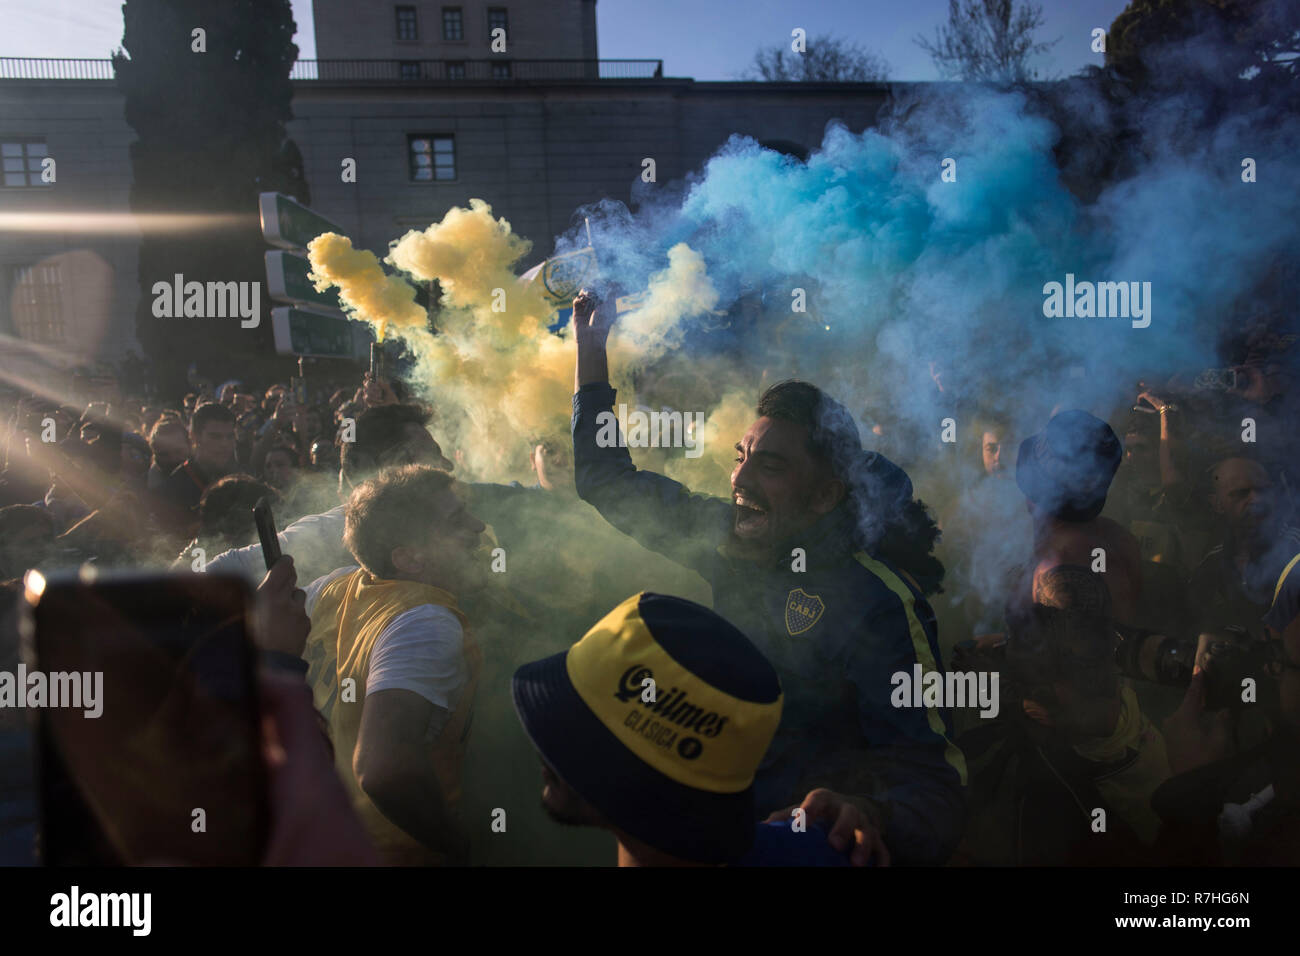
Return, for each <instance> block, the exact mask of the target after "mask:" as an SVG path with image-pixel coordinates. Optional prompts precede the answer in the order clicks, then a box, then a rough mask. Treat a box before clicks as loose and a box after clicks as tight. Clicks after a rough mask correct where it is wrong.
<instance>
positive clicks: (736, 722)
mask: <svg viewBox="0 0 1300 956" xmlns="http://www.w3.org/2000/svg"><path fill="white" fill-rule="evenodd" d="M513 695H514V702H515V709H516V711H517V712H518V714H519V718H520V720H521V722H522V723H523V725H524V730H525V731H526V732H527V734H528V736H529V737H530V738H531V740H532V742H533V744H534V746H535V747H536V748H537V749H538V751H539V752H540V754H541V756H542V758H543V759H544V760H545V761H546V763H547V764H548V765H550V767H551V768H552V769H553V770H554V771H555V772H556V773H557V774H559V776H560V777H561V778H562V779H563V781H564V782H565V783H566V784H567V785H568V786H569V787H571V788H572V789H573V790H574V791H576V792H577V793H578V795H579V796H581V797H582V798H583V799H584V800H586V801H587V802H588V803H590V804H591V805H592V806H593V807H594V808H595V809H596V810H597V811H599V812H600V814H601V815H602V816H603V817H604V818H605V819H606V820H607V821H608V822H609V823H610V824H612V825H613V826H615V827H617V828H618V829H619V830H622V831H623V832H625V833H627V834H629V835H631V836H632V837H634V838H636V839H637V840H640V841H642V842H643V843H645V844H647V845H648V846H651V847H654V848H655V849H657V850H659V851H661V852H663V853H667V854H670V855H672V856H676V857H679V858H681V859H684V860H691V861H695V862H700V863H726V862H729V861H731V860H734V859H737V858H739V857H741V856H743V855H744V854H745V853H746V851H748V849H749V847H750V845H751V844H752V843H753V840H754V826H755V822H756V821H757V812H756V808H755V806H754V789H753V784H754V775H755V773H756V772H757V770H758V767H759V763H760V762H761V761H762V759H763V755H764V753H766V751H767V748H768V746H769V745H770V744H771V742H772V738H773V736H774V735H775V734H776V730H777V726H778V725H779V724H780V722H781V707H782V693H781V683H780V680H779V679H778V678H777V675H776V671H775V670H774V669H773V668H772V665H771V664H770V663H769V662H768V660H767V658H765V657H764V656H763V654H762V653H761V652H760V651H759V650H758V648H756V647H755V646H754V645H753V644H752V643H751V642H750V640H749V639H748V638H747V637H745V636H744V635H743V634H742V633H741V632H740V631H739V630H737V629H736V627H735V626H733V625H732V624H730V623H729V622H728V621H726V620H725V619H724V618H722V617H720V616H719V615H717V614H715V613H714V612H713V611H711V610H709V609H708V608H706V607H703V606H701V605H699V604H696V603H694V602H693V601H687V600H685V599H683V598H678V597H670V596H666V595H661V594H653V593H650V592H642V593H640V594H636V595H633V596H632V597H630V598H628V599H627V600H625V601H623V602H622V603H621V604H619V605H618V606H617V607H616V608H614V609H613V610H612V611H610V612H609V613H608V614H606V615H605V616H604V617H603V618H601V619H600V620H599V621H598V622H597V623H596V624H595V626H593V627H592V628H591V629H590V630H589V631H588V632H587V633H586V635H585V636H584V637H583V638H582V639H581V640H580V641H578V642H577V643H576V644H574V645H573V646H572V647H570V648H569V650H568V651H565V652H563V653H560V654H555V655H552V656H551V657H547V658H544V659H542V660H540V661H534V662H533V663H531V664H525V665H524V666H523V667H521V668H519V670H517V671H516V672H515V675H514V681H513Z"/></svg>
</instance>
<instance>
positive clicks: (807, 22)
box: [0, 0, 1127, 80]
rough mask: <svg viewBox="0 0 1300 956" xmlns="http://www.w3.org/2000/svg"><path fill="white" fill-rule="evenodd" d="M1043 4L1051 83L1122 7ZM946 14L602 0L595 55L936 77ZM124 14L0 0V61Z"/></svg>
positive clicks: (1086, 59)
mask: <svg viewBox="0 0 1300 956" xmlns="http://www.w3.org/2000/svg"><path fill="white" fill-rule="evenodd" d="M367 2H371V0H367ZM516 2H519V0H516ZM1040 5H1041V6H1042V7H1043V12H1044V14H1045V17H1046V24H1045V26H1044V27H1043V29H1042V31H1041V36H1042V38H1043V39H1044V40H1053V39H1057V38H1060V42H1058V43H1057V44H1056V45H1055V47H1053V49H1052V50H1051V52H1050V53H1048V54H1046V55H1044V56H1042V57H1040V58H1039V59H1038V60H1037V61H1035V64H1034V65H1035V67H1036V68H1037V69H1038V70H1039V72H1040V75H1041V76H1043V77H1044V78H1048V77H1051V76H1068V75H1069V74H1071V73H1075V72H1077V71H1078V70H1080V69H1082V68H1083V67H1085V66H1088V65H1089V64H1094V63H1099V62H1100V60H1101V56H1100V55H1099V54H1095V53H1093V52H1092V51H1091V41H1092V29H1093V28H1094V27H1103V28H1109V27H1110V24H1111V22H1112V21H1113V20H1114V19H1115V17H1116V16H1117V15H1118V14H1119V13H1120V11H1122V10H1123V9H1124V7H1125V6H1127V0H1045V2H1042V3H1041V4H1040ZM376 6H377V7H380V6H381V5H380V4H376ZM947 10H948V0H811V2H809V0H804V2H793V0H599V2H598V3H597V5H596V29H597V33H598V43H599V47H600V56H601V57H603V58H606V59H622V58H629V59H657V60H663V61H664V74H665V75H667V76H689V77H694V78H695V79H697V80H731V79H736V78H738V77H739V75H740V74H741V73H742V72H743V71H744V70H745V69H746V67H747V66H749V64H750V63H751V61H752V60H753V56H754V52H755V51H756V50H758V49H760V48H761V47H765V46H772V45H775V44H778V43H779V44H782V45H785V46H788V45H789V43H790V32H791V31H792V30H793V29H795V28H796V27H799V28H802V29H804V30H806V31H807V35H808V36H809V37H812V36H817V35H819V34H823V33H829V34H831V35H833V36H836V37H840V38H843V39H845V40H848V41H850V42H853V43H856V44H858V45H859V46H862V47H863V48H865V49H868V50H871V51H873V52H875V53H878V54H880V55H881V56H883V57H884V58H885V59H886V60H887V61H888V62H889V64H890V66H891V67H892V70H891V72H890V76H891V78H892V79H896V80H933V79H938V74H937V73H936V72H935V70H934V67H933V66H932V65H931V63H930V60H929V57H927V56H926V54H925V53H924V52H923V51H922V50H921V49H920V48H919V47H917V46H916V44H915V43H914V42H913V40H914V38H915V37H916V36H917V34H924V35H926V36H927V37H929V36H933V34H934V29H935V27H937V26H939V25H940V24H941V23H943V22H944V21H945V19H946V17H947ZM121 11H122V2H121V0H39V2H35V3H33V2H31V0H0V22H4V24H5V31H4V35H3V37H0V56H19V57H21V56H31V57H90V58H101V59H102V58H106V57H108V55H109V54H110V53H111V52H112V51H113V50H114V49H115V48H116V47H117V46H118V45H119V43H120V42H121V39H122V12H121ZM293 11H294V19H295V20H296V21H297V23H298V34H297V36H296V37H295V41H296V42H297V44H298V47H299V50H300V53H299V56H300V57H301V58H302V59H314V58H315V55H316V38H315V35H314V32H313V30H312V25H311V0H293Z"/></svg>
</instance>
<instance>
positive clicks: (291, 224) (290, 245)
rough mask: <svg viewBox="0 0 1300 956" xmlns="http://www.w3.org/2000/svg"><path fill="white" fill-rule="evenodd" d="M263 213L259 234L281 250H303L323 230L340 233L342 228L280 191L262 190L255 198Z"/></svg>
mask: <svg viewBox="0 0 1300 956" xmlns="http://www.w3.org/2000/svg"><path fill="white" fill-rule="evenodd" d="M257 206H258V210H259V211H260V212H261V215H262V235H263V237H265V239H266V241H267V242H269V243H270V244H271V245H273V246H279V247H280V248H281V249H306V248H307V243H309V242H311V241H312V240H313V239H315V238H316V237H317V236H319V235H320V234H321V233H323V232H337V233H339V234H340V235H341V234H343V228H342V227H341V226H339V225H338V224H336V223H332V222H330V221H329V220H328V219H326V218H325V217H324V216H322V215H320V214H319V213H317V212H314V211H313V210H311V209H308V208H307V207H306V206H303V205H301V204H300V203H297V202H295V201H294V200H293V199H292V198H290V197H289V196H286V195H284V194H283V193H262V194H261V195H259V196H258V197H257Z"/></svg>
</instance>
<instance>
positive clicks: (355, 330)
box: [271, 306, 370, 359]
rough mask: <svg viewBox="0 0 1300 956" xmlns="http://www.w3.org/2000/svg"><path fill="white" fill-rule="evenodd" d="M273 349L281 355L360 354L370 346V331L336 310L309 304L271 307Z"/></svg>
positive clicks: (356, 356)
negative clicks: (311, 307) (304, 306)
mask: <svg viewBox="0 0 1300 956" xmlns="http://www.w3.org/2000/svg"><path fill="white" fill-rule="evenodd" d="M271 330H272V331H273V332H274V333H275V350H276V351H277V352H279V353H280V354H281V355H307V356H315V357H318V358H345V359H357V358H363V357H364V356H365V355H366V354H367V353H368V351H369V349H370V333H369V331H368V330H367V328H366V326H365V325H364V324H363V323H361V322H353V321H352V320H351V319H346V318H343V317H341V316H340V315H338V314H337V313H332V312H325V311H320V310H316V309H309V308H303V309H299V308H292V307H287V306H285V307H281V308H277V309H272V310H271Z"/></svg>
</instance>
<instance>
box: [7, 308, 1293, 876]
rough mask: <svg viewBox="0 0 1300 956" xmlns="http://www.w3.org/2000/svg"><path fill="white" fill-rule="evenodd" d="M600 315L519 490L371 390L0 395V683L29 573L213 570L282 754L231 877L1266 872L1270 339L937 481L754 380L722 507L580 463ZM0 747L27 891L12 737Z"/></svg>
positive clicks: (1281, 580)
mask: <svg viewBox="0 0 1300 956" xmlns="http://www.w3.org/2000/svg"><path fill="white" fill-rule="evenodd" d="M609 311H610V310H609V309H608V308H607V307H606V306H604V305H603V304H601V303H599V302H597V300H596V299H595V298H594V297H593V296H592V295H590V294H588V293H586V292H584V293H582V294H580V295H579V297H578V298H577V300H576V301H575V303H574V341H575V348H576V375H575V394H574V399H573V415H572V433H571V437H565V436H556V435H542V436H536V437H535V439H534V440H532V441H530V442H529V444H528V447H527V448H525V449H521V450H520V460H521V461H524V460H526V461H527V463H528V467H529V469H530V470H531V472H532V474H533V477H534V481H533V482H532V484H531V485H525V484H522V483H518V482H513V483H510V484H491V483H483V482H468V481H463V480H461V479H459V478H458V477H457V476H456V461H457V459H458V457H459V456H458V454H457V450H456V449H454V448H451V449H444V448H443V447H442V446H441V445H440V444H439V442H438V437H439V435H438V425H437V420H436V418H434V411H435V410H434V409H431V408H429V407H428V406H426V405H424V404H422V403H420V402H418V401H413V400H411V397H410V396H409V395H408V393H407V391H406V389H405V388H404V387H403V385H402V383H400V382H397V381H392V382H389V381H384V380H382V379H380V378H378V377H376V378H374V379H372V378H371V377H370V376H369V375H366V376H365V377H364V378H363V379H362V380H361V382H360V384H359V385H358V384H356V383H352V384H350V385H345V384H343V383H329V384H328V385H320V386H319V387H316V388H315V389H312V390H308V389H307V388H306V383H304V382H303V381H301V380H299V379H295V380H294V381H292V382H289V383H283V384H274V385H271V386H270V387H269V388H265V389H264V390H262V389H253V388H251V387H248V386H247V385H246V384H245V383H242V382H229V383H226V384H224V385H221V386H220V387H218V388H215V389H211V390H207V389H200V390H197V391H196V392H195V393H192V394H189V395H186V396H184V397H183V399H181V400H179V401H176V402H175V403H165V402H164V403H156V402H153V403H151V402H145V401H142V400H139V399H130V398H129V397H121V396H119V397H117V398H115V400H113V401H112V402H110V403H104V402H95V403H90V404H88V405H86V406H85V407H72V406H69V405H67V404H64V403H59V402H53V401H49V400H46V399H44V398H41V397H36V396H30V395H12V396H10V398H9V400H8V404H7V406H6V407H5V408H4V409H3V412H4V417H5V421H6V425H7V431H6V434H5V447H4V452H5V458H4V464H5V468H4V472H3V474H0V580H4V581H5V582H6V583H5V584H4V589H5V590H4V598H5V601H4V606H3V608H2V609H0V615H2V616H3V617H2V619H3V626H2V627H0V670H6V669H9V670H12V669H13V668H12V666H11V662H13V661H16V660H17V655H18V631H19V628H18V624H17V620H18V613H17V612H18V607H19V605H20V603H21V601H22V599H23V598H22V587H21V583H20V582H21V578H22V576H23V574H24V573H25V572H26V571H27V570H28V569H32V568H36V569H41V570H46V571H48V570H52V569H58V568H76V567H78V566H82V565H84V564H85V563H87V562H91V563H94V564H97V565H99V566H103V567H135V568H150V569H159V568H170V569H171V573H174V574H194V573H205V574H232V575H238V576H241V577H243V578H245V579H246V580H247V581H248V582H249V586H250V588H251V589H255V594H254V600H255V601H256V602H257V607H258V608H259V613H258V615H257V616H256V619H255V620H256V625H255V626H254V628H253V639H254V641H255V642H256V645H257V647H258V648H260V650H261V652H262V654H263V662H264V664H265V669H266V675H265V677H264V682H265V686H264V688H263V694H264V707H265V708H266V710H267V712H268V714H269V715H270V716H271V717H272V718H273V719H274V720H275V721H277V722H278V723H279V724H280V725H281V733H280V740H281V744H282V745H283V750H284V751H287V754H286V753H284V752H282V753H280V757H279V758H278V761H279V762H278V763H275V764H274V765H273V767H272V771H273V781H274V780H276V779H279V780H281V784H280V785H276V784H274V783H273V786H272V801H273V806H272V824H273V829H272V834H271V841H270V846H269V849H268V852H267V857H266V860H267V862H268V863H331V862H333V863H345V864H347V863H355V864H368V863H385V864H389V865H439V864H449V863H450V864H465V863H468V864H487V865H492V864H507V865H508V864H573V865H609V864H612V863H615V862H617V863H618V864H619V865H628V866H638V865H684V864H697V865H721V864H732V865H877V866H884V865H894V866H897V865H943V864H973V865H1024V864H1030V865H1085V864H1110V865H1132V866H1140V865H1161V864H1174V863H1176V864H1203V865H1217V864H1227V863H1289V864H1294V863H1296V862H1300V812H1298V811H1300V674H1298V673H1297V671H1298V670H1300V571H1297V570H1296V568H1297V565H1300V560H1298V559H1300V531H1297V530H1296V528H1295V527H1293V525H1292V523H1291V519H1292V509H1293V501H1292V488H1293V486H1294V484H1295V481H1296V475H1297V474H1298V473H1300V472H1297V470H1296V466H1297V464H1300V461H1298V460H1297V458H1296V451H1297V448H1296V437H1295V436H1296V433H1297V428H1296V426H1297V423H1300V417H1297V410H1296V402H1297V401H1300V393H1298V392H1297V391H1295V390H1294V385H1293V380H1292V377H1291V372H1290V370H1291V369H1292V368H1293V367H1294V365H1295V361H1296V353H1300V348H1298V347H1297V346H1296V344H1295V338H1294V337H1293V336H1292V337H1286V336H1281V335H1278V334H1276V332H1273V333H1270V334H1264V333H1261V334H1259V335H1256V336H1254V337H1253V338H1251V339H1249V340H1248V341H1246V344H1245V345H1244V346H1243V350H1242V351H1240V352H1239V353H1237V354H1229V355H1225V356H1224V359H1225V363H1227V364H1229V365H1230V367H1231V369H1232V376H1231V380H1230V381H1229V380H1228V379H1227V378H1226V377H1224V376H1219V377H1217V378H1215V380H1214V381H1213V382H1209V381H1208V380H1206V381H1192V382H1189V381H1184V380H1182V379H1180V378H1178V377H1177V376H1175V377H1174V378H1171V379H1169V380H1168V381H1166V382H1164V383H1163V384H1162V385H1160V386H1156V385H1145V384H1144V385H1141V386H1139V387H1138V388H1137V389H1135V391H1134V394H1135V396H1136V397H1135V398H1134V399H1132V401H1131V404H1130V407H1129V408H1128V409H1126V410H1125V411H1124V412H1123V413H1122V414H1120V415H1117V416H1111V417H1112V421H1111V423H1108V422H1107V421H1104V420H1102V419H1101V418H1099V417H1097V416H1095V415H1093V414H1091V413H1089V412H1085V411H1082V410H1077V409H1070V408H1057V409H1053V410H1052V412H1051V414H1050V415H1048V416H1047V417H1046V419H1045V420H1043V421H1040V422H1037V423H1035V424H1034V427H1032V428H1026V427H1025V423H1024V422H1018V421H1013V420H1010V419H998V418H997V417H980V418H979V420H978V421H977V422H974V423H972V424H970V425H968V426H964V427H963V434H964V436H965V438H966V443H965V444H962V445H959V448H958V453H959V455H960V456H961V457H960V459H959V460H956V461H952V460H949V461H948V462H947V464H946V466H945V467H944V468H935V467H932V466H931V465H929V464H927V461H926V460H925V454H924V452H923V451H921V450H918V448H917V447H916V446H915V445H914V444H911V445H909V446H907V447H906V448H904V447H902V446H897V447H896V445H895V444H891V437H892V436H891V433H890V431H889V425H888V423H885V425H884V427H883V428H882V427H879V425H877V427H876V428H874V429H872V428H871V427H870V426H871V424H872V423H871V422H867V421H863V418H864V416H857V417H855V415H854V414H853V413H852V412H851V411H850V410H849V409H848V408H846V407H845V406H844V405H842V404H841V403H840V402H838V401H836V399H835V398H834V397H833V396H831V395H829V394H827V393H826V392H825V391H823V390H822V389H820V388H818V387H817V386H816V385H815V384H812V383H808V382H802V381H783V382H780V383H777V384H775V385H772V386H770V387H768V388H766V389H765V390H763V391H762V393H761V394H758V395H755V400H756V404H755V415H754V421H753V423H752V424H751V425H750V427H749V428H748V429H747V430H746V431H745V433H744V434H743V435H736V436H734V439H736V458H735V466H734V470H733V471H732V475H731V496H730V498H716V497H711V496H708V495H703V494H696V493H693V492H692V491H691V490H690V489H688V488H686V487H684V486H683V485H682V484H680V483H678V482H676V481H674V480H672V479H670V478H668V477H666V476H664V475H659V474H655V473H653V472H651V471H649V470H645V469H639V468H637V466H636V465H635V464H634V462H633V459H632V457H631V454H630V453H629V451H628V449H627V448H626V447H621V443H610V442H605V441H601V440H600V439H599V433H600V426H599V419H600V418H601V416H602V413H605V412H608V411H609V410H610V409H612V408H613V407H615V406H616V394H615V391H614V389H613V388H612V387H611V385H610V372H609V368H608V363H607V357H606V340H607V337H608V335H609V333H610V326H611V318H610V315H609ZM860 421H862V423H863V425H864V426H865V427H860V425H859V422H860ZM1017 429H1020V430H1022V431H1024V434H1016V430H1017ZM873 433H874V436H875V437H878V438H879V443H878V444H879V448H878V449H874V450H873V449H872V448H870V447H868V446H866V445H864V443H863V440H862V436H863V435H864V434H865V435H867V436H868V437H869V438H870V437H872V435H873ZM729 440H730V439H729ZM881 449H883V450H884V451H885V452H886V453H882V450H881ZM914 477H915V478H916V480H917V485H914V484H913V478H914ZM918 488H919V489H920V490H921V491H922V492H923V495H922V494H919V493H918ZM261 499H266V500H268V501H269V502H271V504H272V508H273V511H274V514H275V517H276V519H277V522H278V524H279V527H280V529H281V530H280V534H279V543H280V548H281V550H282V552H283V555H284V556H283V557H281V558H280V559H279V560H278V561H275V562H273V563H272V565H271V567H270V569H269V570H268V568H267V563H266V560H265V556H264V555H263V552H262V547H261V545H260V543H258V535H257V528H256V525H255V522H254V518H253V506H254V504H255V503H256V502H258V501H259V500H261ZM904 677H905V678H906V679H907V680H908V681H912V680H914V681H915V682H916V685H917V686H916V687H915V689H914V690H908V692H907V693H901V694H900V693H898V689H899V686H900V681H901V679H902V678H904ZM935 678H937V679H935ZM304 684H305V686H306V687H307V688H308V689H309V691H310V694H307V693H305V692H303V686H304ZM922 684H924V685H925V689H924V692H923V690H922V686H921V685H922ZM907 686H908V687H909V688H910V687H911V686H912V685H911V684H908V685H907ZM990 686H991V687H992V693H993V694H994V695H995V696H996V698H997V704H996V706H992V707H989V706H984V707H983V708H982V709H981V708H980V706H979V705H978V704H977V696H978V695H977V694H976V693H975V688H976V687H990ZM964 690H969V693H958V692H957V691H964ZM932 691H933V694H932V693H931V692H932ZM988 703H989V702H988V701H987V700H985V701H984V704H986V705H987V704H988ZM109 704H110V706H111V702H109ZM0 740H3V742H4V746H3V749H0V762H3V764H4V765H5V767H6V771H5V772H4V773H3V774H0V779H3V780H4V781H6V783H4V784H0V786H7V788H8V789H7V792H4V793H3V796H2V797H0V852H3V853H4V858H5V862H10V863H12V862H23V861H26V860H30V859H32V849H31V847H32V845H33V842H34V837H35V833H36V830H37V819H36V803H37V800H36V797H35V795H34V792H33V791H34V785H33V783H32V780H31V778H30V774H27V775H26V776H24V774H22V773H19V772H17V771H16V770H14V768H16V767H19V766H20V765H22V764H24V763H25V762H26V761H28V760H29V754H28V752H27V749H26V748H28V747H29V746H30V744H29V742H28V735H27V732H26V728H24V727H22V726H20V718H19V717H18V716H16V715H15V714H14V713H13V712H12V711H10V712H6V711H4V710H3V709H0ZM331 755H332V756H331ZM277 768H279V769H277ZM286 768H290V769H291V770H292V777H291V778H286V777H284V775H285V774H289V773H290V769H286ZM10 771H13V772H10ZM275 774H279V775H280V777H275V776H274V775H275ZM286 779H288V780H290V781H291V782H288V783H285V782H284V780H286ZM539 792H540V795H541V801H540V805H539V801H538V794H539ZM306 804H310V806H311V807H313V808H314V809H313V811H312V812H311V813H307V814H304V813H302V812H299V811H300V810H301V807H302V806H303V805H306ZM183 823H186V824H187V823H188V819H187V820H186V821H183ZM557 824H568V826H560V825H557ZM611 837H612V839H611Z"/></svg>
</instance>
